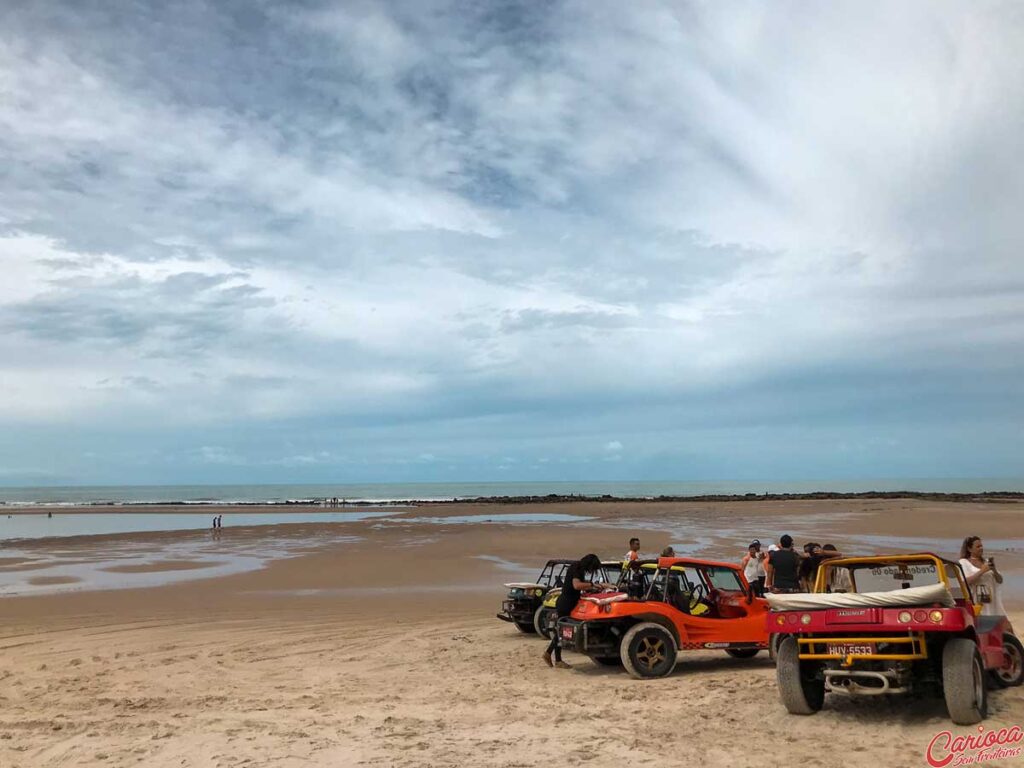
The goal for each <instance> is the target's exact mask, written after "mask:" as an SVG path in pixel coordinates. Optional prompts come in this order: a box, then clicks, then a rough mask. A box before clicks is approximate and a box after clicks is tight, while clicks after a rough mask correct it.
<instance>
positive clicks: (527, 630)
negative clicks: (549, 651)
mask: <svg viewBox="0 0 1024 768" xmlns="http://www.w3.org/2000/svg"><path fill="white" fill-rule="evenodd" d="M515 624H516V627H517V628H518V629H519V631H520V632H522V633H523V634H524V635H532V634H533V633H534V629H533V622H532V621H530V622H525V621H517V622H516V623H515Z"/></svg>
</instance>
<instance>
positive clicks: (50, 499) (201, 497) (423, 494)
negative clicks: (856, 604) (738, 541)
mask: <svg viewBox="0 0 1024 768" xmlns="http://www.w3.org/2000/svg"><path fill="white" fill-rule="evenodd" d="M1022 490H1024V478H873V479H862V480H799V481H777V480H775V481H767V480H765V481H756V480H753V481H751V480H744V481H718V482H678V481H666V482H572V481H558V482H504V483H498V482H489V483H359V484H353V483H335V484H319V485H112V486H39V487H0V506H2V505H19V506H21V505H39V506H70V505H96V506H107V505H123V504H288V503H315V502H316V501H318V500H322V499H330V498H334V497H337V498H338V499H340V500H343V501H344V502H346V503H350V504H351V503H358V502H375V503H381V502H407V501H451V500H460V499H476V498H481V497H491V498H493V497H501V496H547V495H549V494H556V495H559V496H569V495H576V496H591V497H599V496H614V497H618V498H656V497H658V496H703V495H732V494H746V493H756V494H764V493H814V492H819V491H822V492H832V493H862V492H868V491H883V492H894V491H914V492H921V493H982V492H985V491H996V492H1009V491H1018V492H1019V491H1022Z"/></svg>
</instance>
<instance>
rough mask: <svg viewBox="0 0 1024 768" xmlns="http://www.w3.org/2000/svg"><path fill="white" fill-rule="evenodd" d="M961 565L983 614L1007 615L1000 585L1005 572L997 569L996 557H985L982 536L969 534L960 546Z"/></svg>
mask: <svg viewBox="0 0 1024 768" xmlns="http://www.w3.org/2000/svg"><path fill="white" fill-rule="evenodd" d="M960 567H961V568H963V569H964V576H965V577H966V578H967V584H968V586H970V588H971V591H972V592H974V599H975V602H977V603H979V604H980V605H981V615H982V616H1005V615H1006V609H1005V608H1004V607H1003V598H1002V595H1000V594H999V592H1000V589H999V587H1000V585H1001V584H1002V583H1003V574H1001V573H1000V572H999V571H997V570H996V561H995V558H992V557H990V558H988V559H987V560H986V559H985V544H984V543H983V542H982V540H981V537H980V536H968V537H967V538H966V539H964V543H963V544H962V545H961V546H960Z"/></svg>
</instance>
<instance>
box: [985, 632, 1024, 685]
mask: <svg viewBox="0 0 1024 768" xmlns="http://www.w3.org/2000/svg"><path fill="white" fill-rule="evenodd" d="M989 678H990V680H991V681H992V683H993V685H995V686H996V687H997V688H1013V687H1015V686H1018V685H1020V684H1021V683H1022V682H1024V646H1022V645H1021V642H1020V640H1018V639H1017V636H1016V635H1011V634H1010V633H1009V632H1006V633H1004V634H1003V666H1002V667H1000V668H999V669H993V670H992V671H991V672H990V673H989Z"/></svg>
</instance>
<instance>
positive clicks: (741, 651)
mask: <svg viewBox="0 0 1024 768" xmlns="http://www.w3.org/2000/svg"><path fill="white" fill-rule="evenodd" d="M725 652H726V653H727V654H729V655H730V656H732V657H733V658H734V659H752V658H754V657H755V656H757V654H758V653H760V652H761V649H760V648H726V649H725Z"/></svg>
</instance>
